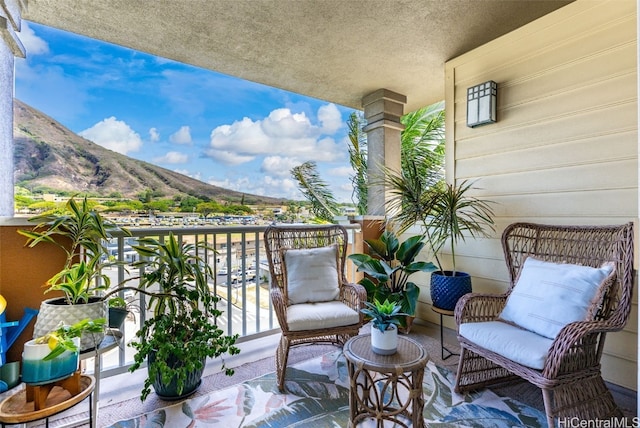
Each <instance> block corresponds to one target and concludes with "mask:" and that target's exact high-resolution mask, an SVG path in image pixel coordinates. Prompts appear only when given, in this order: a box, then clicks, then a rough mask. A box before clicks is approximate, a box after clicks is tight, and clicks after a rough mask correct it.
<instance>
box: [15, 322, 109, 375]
mask: <svg viewBox="0 0 640 428" xmlns="http://www.w3.org/2000/svg"><path fill="white" fill-rule="evenodd" d="M106 322H107V320H106V319H104V318H100V319H95V320H89V319H88V318H87V319H84V320H81V321H79V322H77V323H75V324H73V325H70V326H69V325H64V324H62V325H60V326H59V327H58V328H56V329H55V330H53V331H50V332H48V333H47V334H45V335H44V336H40V337H37V338H35V339H32V340H30V341H28V342H26V343H25V344H24V352H23V354H22V381H23V382H25V383H31V384H37V383H43V382H52V381H56V380H60V379H64V378H66V377H68V376H70V375H71V374H73V372H75V371H76V370H78V363H79V361H80V359H79V354H80V337H81V336H82V334H83V333H85V332H89V333H99V332H102V331H104V327H105V324H106Z"/></svg>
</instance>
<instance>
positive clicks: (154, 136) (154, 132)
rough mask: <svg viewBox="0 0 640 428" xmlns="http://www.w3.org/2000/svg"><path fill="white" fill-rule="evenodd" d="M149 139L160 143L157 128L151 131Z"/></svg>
mask: <svg viewBox="0 0 640 428" xmlns="http://www.w3.org/2000/svg"><path fill="white" fill-rule="evenodd" d="M149 139H150V140H151V141H152V142H154V143H155V142H158V141H160V133H159V132H158V130H157V129H156V128H151V129H149Z"/></svg>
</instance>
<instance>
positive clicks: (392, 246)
mask: <svg viewBox="0 0 640 428" xmlns="http://www.w3.org/2000/svg"><path fill="white" fill-rule="evenodd" d="M365 242H366V243H367V246H368V247H369V251H370V253H371V254H351V255H349V259H350V260H351V261H352V262H353V263H354V264H355V266H356V267H357V270H358V272H363V273H365V274H366V275H367V276H365V277H364V278H362V279H361V280H360V281H359V284H361V285H362V286H364V288H365V290H367V301H368V302H370V303H374V302H375V301H376V300H378V301H385V300H389V301H391V302H396V303H398V304H399V305H400V307H401V309H402V312H403V314H405V315H407V317H408V318H403V319H401V325H402V326H403V327H405V328H406V329H407V330H406V331H407V332H408V331H409V329H410V328H411V320H412V319H413V318H411V317H414V316H415V312H416V307H417V305H418V297H419V295H420V288H419V287H418V286H417V285H416V284H415V283H414V282H412V281H409V277H410V276H411V275H412V274H414V273H416V272H432V271H434V270H436V266H435V265H434V264H433V263H431V262H425V261H416V258H417V257H418V255H419V254H420V251H421V250H422V248H423V247H424V246H425V241H424V238H423V237H422V236H420V235H416V236H412V237H410V238H408V239H407V240H405V241H404V242H402V243H400V241H399V240H398V238H397V236H396V235H395V234H394V233H393V232H392V231H390V230H385V231H384V232H383V233H382V235H381V236H380V238H378V239H367V240H365Z"/></svg>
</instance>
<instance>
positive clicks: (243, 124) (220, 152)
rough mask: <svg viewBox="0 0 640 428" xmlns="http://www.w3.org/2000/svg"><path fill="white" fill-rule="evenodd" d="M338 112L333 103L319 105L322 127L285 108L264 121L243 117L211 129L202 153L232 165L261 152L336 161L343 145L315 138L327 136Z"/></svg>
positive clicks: (298, 158)
mask: <svg viewBox="0 0 640 428" xmlns="http://www.w3.org/2000/svg"><path fill="white" fill-rule="evenodd" d="M334 110H335V111H334ZM336 113H337V116H336ZM339 115H340V113H339V112H338V111H337V108H336V107H335V106H333V105H326V106H323V107H321V108H320V110H319V112H318V116H319V117H322V125H323V126H322V127H319V126H317V125H314V124H312V123H311V121H310V120H309V118H308V116H307V115H306V114H304V113H293V112H292V111H291V110H290V109H287V108H280V109H276V110H273V111H272V112H271V113H270V114H269V115H268V116H267V117H266V118H264V119H263V120H256V121H253V120H251V119H249V118H247V117H245V118H243V119H242V120H240V121H236V122H234V123H232V124H231V125H222V126H218V127H217V128H215V129H214V130H213V131H211V138H210V143H209V149H208V150H207V151H206V152H205V154H206V155H207V156H209V157H211V158H213V159H216V160H218V161H220V162H224V161H225V159H227V160H228V161H229V162H233V163H232V164H233V165H237V164H239V163H242V162H249V161H251V160H254V159H255V158H256V157H257V156H260V155H270V156H280V157H282V158H291V159H295V163H297V164H300V163H303V162H305V161H308V160H315V161H319V162H331V161H335V160H338V159H340V158H343V157H344V152H345V150H346V148H345V147H342V146H340V145H339V144H337V143H336V142H335V140H334V139H333V138H329V137H327V138H323V139H320V140H319V139H318V138H319V137H320V136H321V135H323V134H325V135H327V132H326V131H327V130H330V131H332V132H335V130H337V127H336V123H337V122H339V121H340V118H339Z"/></svg>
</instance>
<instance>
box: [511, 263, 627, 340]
mask: <svg viewBox="0 0 640 428" xmlns="http://www.w3.org/2000/svg"><path fill="white" fill-rule="evenodd" d="M614 275H615V273H614V270H613V263H607V264H605V265H603V266H602V267H600V268H594V267H590V266H579V265H573V264H569V263H551V262H545V261H542V260H537V259H534V258H533V257H529V258H527V259H526V260H525V262H524V265H523V266H522V270H521V271H520V276H519V277H518V280H517V282H516V285H515V286H514V287H513V290H512V291H511V294H510V295H509V298H508V299H507V303H506V305H505V307H504V309H503V310H502V313H501V314H500V318H502V319H503V320H505V321H509V322H511V323H513V324H516V325H518V326H520V327H522V328H525V329H527V330H531V331H533V332H534V333H538V334H539V335H542V336H545V337H547V338H549V339H555V337H556V336H557V335H558V333H559V332H560V330H561V329H562V327H564V326H565V325H567V324H569V323H570V322H574V321H586V320H589V319H593V316H594V309H595V308H597V306H598V304H599V300H601V299H602V295H603V293H602V291H603V290H602V288H603V286H604V284H609V282H608V281H607V280H608V279H610V278H613V276H614Z"/></svg>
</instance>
